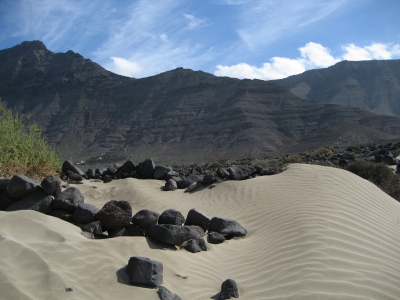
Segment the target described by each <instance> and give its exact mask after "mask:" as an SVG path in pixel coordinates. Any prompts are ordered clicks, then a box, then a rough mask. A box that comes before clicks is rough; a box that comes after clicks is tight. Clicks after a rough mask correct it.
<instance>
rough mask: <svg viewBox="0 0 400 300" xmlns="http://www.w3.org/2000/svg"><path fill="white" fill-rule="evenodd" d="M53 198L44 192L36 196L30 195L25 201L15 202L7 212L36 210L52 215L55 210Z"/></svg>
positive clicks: (36, 193) (37, 193)
mask: <svg viewBox="0 0 400 300" xmlns="http://www.w3.org/2000/svg"><path fill="white" fill-rule="evenodd" d="M52 202H53V197H52V196H50V195H48V194H47V193H45V192H44V191H43V190H39V191H36V192H35V193H34V194H31V195H28V196H26V197H24V198H23V199H21V200H19V201H16V202H14V203H13V204H11V205H10V206H9V207H7V209H6V211H16V210H35V211H38V212H41V213H43V214H46V215H48V214H50V213H51V212H52V210H53V203H52Z"/></svg>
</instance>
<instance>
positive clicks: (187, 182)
mask: <svg viewBox="0 0 400 300" xmlns="http://www.w3.org/2000/svg"><path fill="white" fill-rule="evenodd" d="M173 178H174V179H175V177H173ZM178 178H179V179H178V181H177V182H176V184H177V186H178V189H186V188H187V187H189V186H191V185H192V183H193V182H194V181H193V180H191V179H190V178H187V177H185V178H182V177H178Z"/></svg>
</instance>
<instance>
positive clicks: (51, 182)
mask: <svg viewBox="0 0 400 300" xmlns="http://www.w3.org/2000/svg"><path fill="white" fill-rule="evenodd" d="M40 185H41V186H42V188H43V191H45V192H46V193H47V194H49V195H52V196H54V197H57V196H58V195H60V194H61V181H60V179H58V178H57V177H56V176H54V175H50V176H47V177H46V178H44V179H43V180H42V183H41V184H40Z"/></svg>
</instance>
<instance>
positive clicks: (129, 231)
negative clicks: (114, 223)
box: [108, 224, 144, 238]
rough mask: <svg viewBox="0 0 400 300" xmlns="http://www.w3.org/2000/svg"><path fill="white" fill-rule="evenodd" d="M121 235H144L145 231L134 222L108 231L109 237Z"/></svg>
mask: <svg viewBox="0 0 400 300" xmlns="http://www.w3.org/2000/svg"><path fill="white" fill-rule="evenodd" d="M119 236H144V234H143V231H141V230H140V229H139V227H137V226H136V225H134V224H129V225H128V226H126V227H125V228H120V229H114V230H109V231H108V237H109V238H115V237H119Z"/></svg>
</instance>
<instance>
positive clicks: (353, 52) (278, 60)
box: [214, 42, 400, 80]
mask: <svg viewBox="0 0 400 300" xmlns="http://www.w3.org/2000/svg"><path fill="white" fill-rule="evenodd" d="M298 50H299V51H300V55H301V56H300V57H299V58H296V59H291V58H286V57H273V58H272V59H271V62H268V63H264V64H263V65H262V66H261V67H256V66H251V65H249V64H246V63H239V64H236V65H233V66H222V65H217V70H216V71H215V72H214V74H215V75H217V76H228V77H236V78H249V79H254V78H257V79H264V80H270V79H280V78H285V77H288V76H290V75H295V74H300V73H302V72H304V71H306V70H309V69H314V68H325V67H329V66H331V65H333V64H335V63H337V62H339V61H341V60H353V61H356V60H371V59H392V58H394V57H400V45H399V44H395V45H392V44H387V45H385V44H380V43H372V44H371V45H369V46H364V47H359V46H355V45H354V44H349V45H346V46H343V47H342V50H343V53H342V54H341V55H340V56H339V57H334V56H333V55H331V54H330V51H329V49H328V48H326V47H324V46H322V45H321V44H317V43H313V42H310V43H307V44H306V45H305V46H303V47H300V48H299V49H298Z"/></svg>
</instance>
